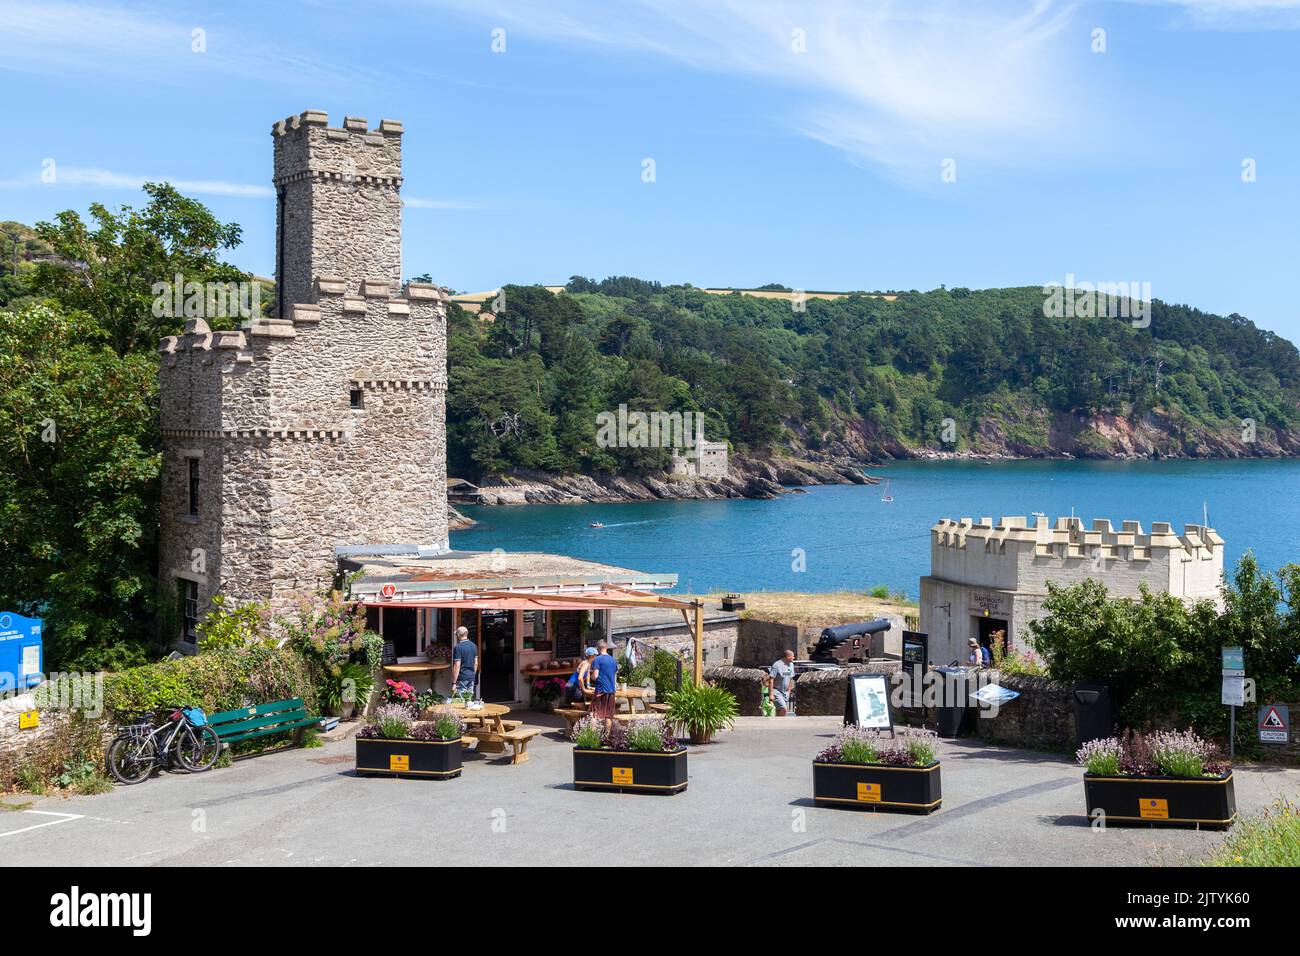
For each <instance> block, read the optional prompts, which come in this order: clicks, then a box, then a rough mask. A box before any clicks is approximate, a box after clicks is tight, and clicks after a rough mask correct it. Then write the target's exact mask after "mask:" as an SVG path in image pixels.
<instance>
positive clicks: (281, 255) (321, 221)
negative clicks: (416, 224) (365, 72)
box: [271, 110, 402, 318]
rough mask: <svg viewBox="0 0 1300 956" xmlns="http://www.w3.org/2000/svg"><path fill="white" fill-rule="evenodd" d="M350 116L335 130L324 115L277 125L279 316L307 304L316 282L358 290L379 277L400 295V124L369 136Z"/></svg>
mask: <svg viewBox="0 0 1300 956" xmlns="http://www.w3.org/2000/svg"><path fill="white" fill-rule="evenodd" d="M366 125H367V124H366V121H365V120H364V119H362V118H360V117H355V116H349V117H347V118H346V119H345V120H344V121H343V127H342V128H341V129H333V128H331V127H330V125H329V119H328V117H327V116H326V115H325V114H324V113H322V112H321V111H320V110H306V111H304V112H303V113H301V114H299V115H298V116H290V117H289V118H288V119H284V120H281V121H280V122H278V123H276V124H275V126H274V127H273V128H272V130H271V136H272V138H273V139H274V142H275V176H274V182H275V192H276V230H277V233H276V235H277V243H276V245H277V252H278V255H277V258H276V282H277V287H278V295H279V302H280V310H279V314H280V316H281V317H283V318H288V316H287V315H286V311H285V307H286V306H287V305H289V304H292V303H295V302H307V301H309V298H308V295H309V293H310V290H311V282H312V280H313V279H314V278H315V277H316V276H320V275H332V276H337V277H338V278H340V279H342V280H343V281H344V282H345V283H347V285H348V287H349V289H354V288H355V287H356V285H357V284H358V283H360V282H361V281H362V280H364V279H381V280H384V281H386V282H387V283H388V284H389V285H391V286H392V288H393V289H394V290H396V289H397V287H398V285H399V284H400V282H401V269H402V200H401V197H400V195H399V191H400V189H401V186H402V124H401V123H399V122H397V121H396V120H382V121H381V122H380V124H379V126H378V128H376V129H374V130H368V129H367V128H366Z"/></svg>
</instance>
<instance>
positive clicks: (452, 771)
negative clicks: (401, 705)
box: [356, 737, 462, 780]
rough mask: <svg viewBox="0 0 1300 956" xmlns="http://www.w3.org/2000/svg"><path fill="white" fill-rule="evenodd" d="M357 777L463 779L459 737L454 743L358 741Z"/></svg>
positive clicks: (431, 741) (445, 741) (451, 741)
mask: <svg viewBox="0 0 1300 956" xmlns="http://www.w3.org/2000/svg"><path fill="white" fill-rule="evenodd" d="M356 742H357V775H358V776H361V775H365V774H372V773H378V774H384V775H385V776H391V777H435V778H438V779H443V780H445V779H447V778H449V777H459V776H460V770H461V766H460V753H461V750H462V745H461V742H460V738H459V737H456V738H455V739H453V740H365V739H362V738H360V737H358V738H356Z"/></svg>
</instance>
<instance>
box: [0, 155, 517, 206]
mask: <svg viewBox="0 0 1300 956" xmlns="http://www.w3.org/2000/svg"><path fill="white" fill-rule="evenodd" d="M50 176H51V173H50V172H46V173H44V174H42V173H36V172H34V173H32V174H31V175H30V176H19V177H16V178H13V179H0V189H58V188H65V189H133V190H134V189H139V188H141V187H142V186H143V185H144V184H145V183H160V182H165V183H171V185H173V186H175V187H176V188H177V189H178V190H180V191H181V192H182V193H186V194H187V195H193V196H234V197H236V198H247V199H270V198H272V197H274V196H275V190H274V189H272V188H271V187H270V186H259V185H254V184H251V183H232V182H228V181H226V180H221V179H184V178H176V177H174V176H138V175H135V174H134V173H120V172H115V171H113V170H111V169H101V168H99V167H97V166H58V165H56V166H54V167H53V169H52V178H49V177H50ZM402 205H403V206H405V207H406V208H408V209H441V210H446V211H485V210H499V209H506V208H508V205H507V204H506V203H504V202H502V201H499V200H484V199H449V198H437V199H431V198H423V197H420V196H403V197H402Z"/></svg>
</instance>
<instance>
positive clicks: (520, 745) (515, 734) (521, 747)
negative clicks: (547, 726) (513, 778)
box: [501, 727, 542, 764]
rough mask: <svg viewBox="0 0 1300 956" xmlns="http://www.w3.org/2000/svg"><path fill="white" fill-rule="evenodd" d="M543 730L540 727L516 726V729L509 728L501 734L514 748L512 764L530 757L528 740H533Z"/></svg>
mask: <svg viewBox="0 0 1300 956" xmlns="http://www.w3.org/2000/svg"><path fill="white" fill-rule="evenodd" d="M541 732H542V728H540V727H516V728H515V729H514V730H507V731H506V732H505V733H504V734H502V735H501V739H502V740H505V741H506V742H508V743H509V744H510V746H511V747H512V748H513V749H514V754H513V755H512V756H511V758H510V762H511V763H512V764H516V763H523V762H524V761H525V760H527V759H528V741H530V740H532V739H533V738H534V737H536V736H537V735H538V734H540V733H541Z"/></svg>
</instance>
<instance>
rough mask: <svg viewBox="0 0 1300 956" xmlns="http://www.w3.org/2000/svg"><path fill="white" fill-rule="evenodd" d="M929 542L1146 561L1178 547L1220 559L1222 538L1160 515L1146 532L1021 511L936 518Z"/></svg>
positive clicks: (1133, 525) (1138, 525) (1187, 554)
mask: <svg viewBox="0 0 1300 956" xmlns="http://www.w3.org/2000/svg"><path fill="white" fill-rule="evenodd" d="M930 532H931V541H932V543H933V544H934V545H935V546H937V547H941V548H958V549H970V548H972V547H978V548H980V549H981V550H983V551H985V552H993V553H998V554H1005V553H1006V552H1007V551H1008V549H1009V548H1010V549H1011V550H1012V551H1014V552H1023V553H1025V554H1031V555H1032V557H1034V558H1046V559H1052V558H1056V559H1061V560H1065V559H1070V558H1078V559H1085V558H1086V559H1089V560H1097V559H1099V558H1100V559H1103V560H1107V561H1150V560H1152V559H1153V558H1154V557H1158V556H1159V555H1160V553H1161V552H1163V553H1169V552H1174V551H1178V552H1180V557H1182V559H1183V560H1201V561H1213V560H1215V559H1216V557H1217V559H1218V560H1219V561H1220V562H1222V560H1223V538H1221V537H1220V536H1219V534H1218V532H1217V531H1215V530H1214V529H1213V528H1211V527H1209V526H1206V525H1197V524H1188V525H1184V526H1183V533H1182V534H1181V535H1180V534H1175V533H1174V530H1173V526H1172V525H1170V524H1169V523H1168V522H1165V521H1154V522H1152V523H1151V531H1150V533H1146V532H1144V531H1143V530H1142V522H1140V521H1123V522H1121V525H1120V530H1118V531H1116V530H1115V529H1114V528H1113V527H1112V525H1111V522H1110V520H1109V519H1107V518H1096V519H1094V520H1093V522H1092V526H1091V527H1089V528H1085V527H1084V524H1083V519H1082V518H1077V517H1060V518H1057V519H1056V521H1055V522H1054V523H1052V522H1049V521H1048V519H1047V517H1046V516H1045V515H1035V516H1034V523H1033V525H1032V526H1031V525H1030V523H1029V521H1028V519H1026V518H1025V517H1023V516H1019V515H1017V516H1011V517H1003V518H1001V519H999V520H998V522H997V523H996V524H994V523H993V519H992V518H991V517H982V518H979V519H978V520H976V519H974V518H960V519H953V518H941V519H940V520H939V521H938V522H937V523H936V524H935V525H934V526H933V527H932V528H931V529H930Z"/></svg>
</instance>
